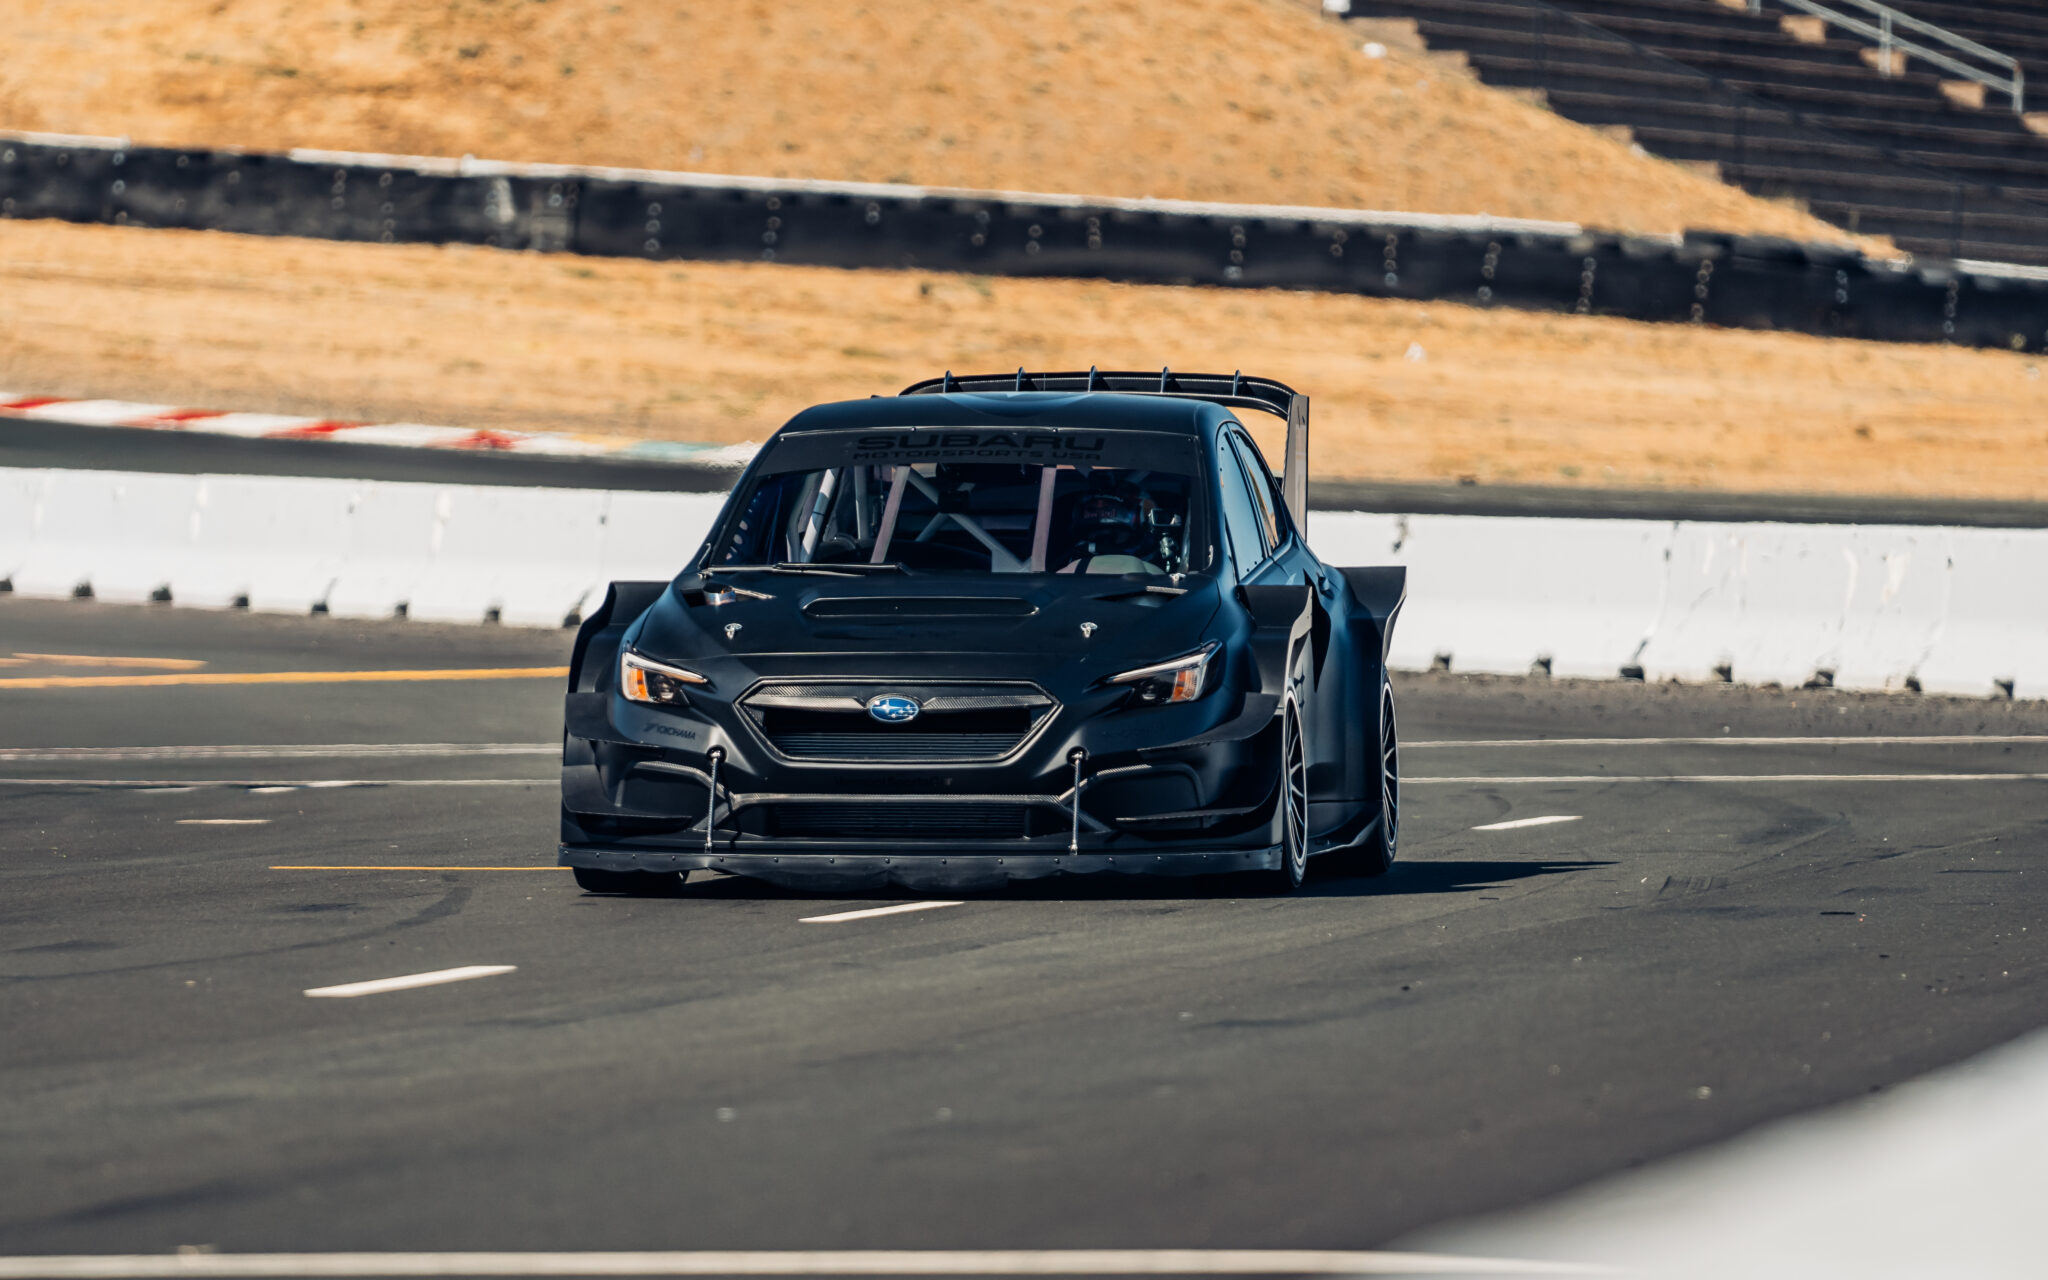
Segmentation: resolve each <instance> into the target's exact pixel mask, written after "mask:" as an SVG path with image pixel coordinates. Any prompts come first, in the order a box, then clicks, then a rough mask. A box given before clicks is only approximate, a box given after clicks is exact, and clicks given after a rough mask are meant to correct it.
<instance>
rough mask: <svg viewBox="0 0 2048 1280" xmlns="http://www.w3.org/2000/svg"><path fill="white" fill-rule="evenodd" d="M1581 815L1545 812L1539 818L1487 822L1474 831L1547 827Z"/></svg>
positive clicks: (1572, 820)
mask: <svg viewBox="0 0 2048 1280" xmlns="http://www.w3.org/2000/svg"><path fill="white" fill-rule="evenodd" d="M1580 817H1581V815H1580V814H1576V813H1546V814H1544V815H1543V816H1542V817H1540V818H1516V819H1515V820H1514V821H1512V822H1489V823H1487V824H1486V825H1485V826H1483V827H1474V828H1472V829H1473V830H1474V831H1513V830H1514V829H1515V828H1517V827H1548V826H1551V825H1553V824H1555V823H1559V822H1577V821H1579V819H1580Z"/></svg>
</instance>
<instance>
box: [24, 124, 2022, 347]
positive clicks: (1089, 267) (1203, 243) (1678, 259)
mask: <svg viewBox="0 0 2048 1280" xmlns="http://www.w3.org/2000/svg"><path fill="white" fill-rule="evenodd" d="M0 216H4V217H12V218H61V219H66V220H69V221H73V222H102V223H116V224H122V225H128V226H144V227H185V228H193V229H201V230H216V231H234V232H244V233H252V234H257V235H292V236H311V237H318V238H323V239H332V240H355V241H370V242H383V243H425V244H457V243H459V244H477V245H494V246H497V247H500V248H509V249H537V250H545V251H556V252H570V253H583V254H595V255H603V256H608V257H630V258H646V259H654V260H665V259H677V258H689V259H708V260H724V261H773V262H785V263H801V264H808V265H814V266H832V267H884V268H915V269H921V270H929V271H949V272H972V273H979V274H985V275H1009V276H1062V277H1080V278H1096V279H1108V280H1120V281H1129V282H1137V283H1165V284H1202V285H1221V286H1243V287H1265V288H1285V289H1309V290H1317V291H1321V292H1332V293H1357V294H1365V295H1369V296H1374V297H1389V298H1406V299H1414V300H1439V299H1441V300H1447V301H1454V302H1462V303H1468V304H1471V305H1476V306H1486V307H1513V308H1521V309H1528V310H1535V311H1553V312H1566V313H1579V314H1593V315H1607V316H1617V317H1622V318H1625V319H1632V320H1650V321H1675V322H1685V323H1705V324H1714V325H1722V326H1728V327H1734V328H1746V329H1778V330H1788V331H1795V332H1801V333H1812V334H1821V335H1827V336H1840V337H1855V338H1870V339H1880V340H1885V341H1895V342H1953V343H1958V344H1962V345H1966V346H1978V347H2002V348H2010V349H2012V350H2016V351H2021V350H2023V351H2040V350H2042V349H2043V348H2044V347H2048V280H2044V279H2038V278H2026V276H2025V274H2024V273H2022V272H2017V271H2016V272H2014V273H2012V274H1998V273H1996V272H1994V271H1993V270H1991V269H1989V268H1985V267H1983V266H1982V265H1981V264H1980V265H1977V266H1975V267H1973V268H1972V269H1967V270H1966V269H1962V268H1959V267H1958V266H1956V265H1955V264H1952V263H1951V264H1943V263H1926V264H1921V265H1918V266H1914V265H1908V264H1903V263H1896V262H1885V261H1878V260H1875V259H1870V258H1866V257H1864V256H1862V255H1861V254H1859V253H1858V252H1856V251H1855V250H1853V249H1848V248H1844V247H1842V246H1838V245H1826V244H1802V243H1798V242H1795V241H1791V240H1781V239H1775V238H1771V237H1756V236H1731V235H1724V234H1719V233H1709V232H1687V233H1686V235H1685V236H1684V237H1683V238H1682V239H1676V238H1658V237H1641V236H1625V235H1618V234H1613V233H1607V232H1588V231H1585V230H1583V229H1581V228H1578V227H1575V226H1572V225H1571V224H1564V223H1541V222H1531V221H1525V220H1515V219H1496V218H1486V217H1448V216H1443V217H1436V216H1429V215H1412V214H1393V213H1372V212H1357V211H1348V210H1340V209H1304V208H1287V207H1279V206H1230V205H1205V204H1196V203H1191V202H1179V201H1135V200H1082V199H1079V198H1075V197H1065V196H1052V195H1036V194H1026V193H1013V192H987V191H979V192H977V191H952V190H935V189H928V188H922V187H911V186H896V185H884V184H861V183H844V184H833V183H821V182H805V181H795V180H791V181H775V180H768V179H747V178H732V177H722V176H707V175H697V174H680V173H661V172H654V171H641V170H612V169H574V168H566V167H562V166H551V165H513V164H498V163H490V162H478V161H473V160H469V159H464V160H460V161H457V160H441V159H434V158H427V157H417V156H374V155H359V154H355V153H345V152H293V153H291V154H289V155H276V154H264V153H254V152H237V151H179V150H172V149H168V148H160V147H134V146H130V145H129V144H128V143H127V142H126V141H125V140H123V139H104V138H67V137H53V136H49V135H31V134H15V135H0ZM2036 274H2038V273H2036Z"/></svg>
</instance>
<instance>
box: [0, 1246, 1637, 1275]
mask: <svg viewBox="0 0 2048 1280" xmlns="http://www.w3.org/2000/svg"><path fill="white" fill-rule="evenodd" d="M1616 1274H1618V1273H1617V1272H1616V1271H1615V1270H1614V1269H1613V1268H1611V1267H1597V1266H1581V1265H1577V1264H1573V1263H1568V1262H1536V1261H1528V1260H1522V1259H1509V1258H1473V1257H1460V1256H1454V1255H1450V1254H1441V1253H1384V1252H1379V1251H1371V1252H1364V1251H1358V1252H1339V1251H1336V1250H1321V1249H988V1250H938V1249H933V1250H881V1249H877V1250H863V1251H854V1250H835V1251H817V1252H797V1251H788V1252H751V1251H749V1252H742V1251H729V1252H704V1253H201V1252H197V1251H194V1252H191V1253H174V1254H158V1253H143V1254H108V1255H90V1254H87V1255H69V1256H66V1255H61V1254H59V1255H49V1256H43V1257H33V1256H31V1257H11V1258H10V1257H0V1280H159V1278H160V1277H177V1276H186V1277H213V1278H217V1280H241V1278H243V1277H261V1276H277V1277H300V1276H316V1277H344V1276H373V1277H386V1276H398V1277H412V1276H938V1275H953V1276H1152V1275H1212V1276H1215V1275H1239V1276H1267V1275H1354V1276H1360V1275H1379V1276H1389V1275H1439V1276H1458V1275H1464V1276H1479V1275H1493V1276H1503V1275H1519V1276H1596V1275H1616Z"/></svg>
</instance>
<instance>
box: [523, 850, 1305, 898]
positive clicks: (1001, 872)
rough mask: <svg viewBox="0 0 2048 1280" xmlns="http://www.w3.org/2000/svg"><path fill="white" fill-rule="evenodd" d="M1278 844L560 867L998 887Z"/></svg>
mask: <svg viewBox="0 0 2048 1280" xmlns="http://www.w3.org/2000/svg"><path fill="white" fill-rule="evenodd" d="M1280 856H1281V855H1280V849H1279V847H1278V846H1274V847H1272V848H1267V849H1231V850H1222V851H1217V852H1206V853H1203V852H1196V853H1190V852H1184V851H1177V852H1174V853H1143V852H1132V853H964V854H951V853H948V854H901V853H897V854H882V853H827V852H817V853H811V852H803V853H796V852H786V851H785V852H776V853H767V852H763V853H731V852H724V851H720V850H711V851H709V852H702V851H698V852H689V853H684V852H681V851H675V852H671V851H668V850H659V849H629V848H619V847H614V846H605V845H583V844H577V845H568V844H565V845H563V846H561V858H560V865H562V866H565V867H591V868H595V869H597V870H602V871H705V870H709V871H725V872H729V873H731V874H733V875H739V876H748V877H751V878H753V879H756V880H766V881H769V882H771V883H775V884H782V885H790V886H796V887H809V886H820V887H823V886H840V885H862V886H876V887H879V886H882V885H898V886H901V887H903V888H907V889H969V888H995V887H1000V886H1001V885H1003V884H1005V883H1007V882H1008V881H1011V880H1041V879H1044V878H1046V877H1048V876H1089V875H1142V876H1199V875H1225V874H1229V873H1232V872H1238V871H1272V870H1276V869H1277V868H1278V867H1279V866H1280Z"/></svg>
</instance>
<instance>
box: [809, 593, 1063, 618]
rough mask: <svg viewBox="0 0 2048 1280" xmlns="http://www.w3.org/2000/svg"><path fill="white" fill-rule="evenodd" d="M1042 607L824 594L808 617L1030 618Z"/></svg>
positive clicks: (1006, 600) (1009, 601) (997, 600)
mask: <svg viewBox="0 0 2048 1280" xmlns="http://www.w3.org/2000/svg"><path fill="white" fill-rule="evenodd" d="M1037 612H1038V606H1037V605H1035V604H1033V603H1031V602H1030V601H1029V600H1020V599H1018V598H1017V597H1015V596H821V597H819V598H818V599H816V600H813V601H811V602H810V603H809V604H807V605H805V606H804V616H805V617H807V618H1028V617H1030V616H1031V615H1032V614H1034V613H1037Z"/></svg>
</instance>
